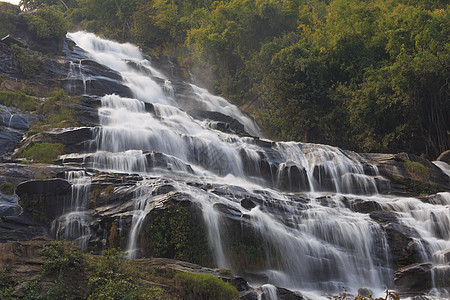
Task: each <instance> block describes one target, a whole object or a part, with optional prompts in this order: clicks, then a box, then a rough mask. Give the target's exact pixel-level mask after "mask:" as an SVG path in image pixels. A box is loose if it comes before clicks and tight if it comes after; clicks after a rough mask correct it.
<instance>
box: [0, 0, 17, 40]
mask: <svg viewBox="0 0 450 300" xmlns="http://www.w3.org/2000/svg"><path fill="white" fill-rule="evenodd" d="M19 13H20V8H19V7H18V6H16V5H12V4H10V3H6V2H0V20H2V22H0V38H3V37H5V36H6V35H8V34H13V33H14V31H15V29H16V21H17V19H18V16H19Z"/></svg>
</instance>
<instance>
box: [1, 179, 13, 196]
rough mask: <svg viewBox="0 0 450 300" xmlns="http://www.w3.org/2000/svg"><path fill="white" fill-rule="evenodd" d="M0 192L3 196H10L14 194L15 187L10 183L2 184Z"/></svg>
mask: <svg viewBox="0 0 450 300" xmlns="http://www.w3.org/2000/svg"><path fill="white" fill-rule="evenodd" d="M0 190H1V191H2V193H3V194H5V195H12V194H14V191H15V190H16V187H15V186H14V184H12V183H11V182H3V183H2V184H1V185H0Z"/></svg>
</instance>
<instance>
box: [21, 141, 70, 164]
mask: <svg viewBox="0 0 450 300" xmlns="http://www.w3.org/2000/svg"><path fill="white" fill-rule="evenodd" d="M61 154H64V145H63V144H60V143H46V142H44V143H36V144H34V145H33V146H31V147H30V148H28V149H26V150H25V151H23V153H22V157H24V158H26V159H28V160H31V161H32V162H34V163H47V164H49V163H52V162H53V160H55V159H56V158H57V157H58V155H61Z"/></svg>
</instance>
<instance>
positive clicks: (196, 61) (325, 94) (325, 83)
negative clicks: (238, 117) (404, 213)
mask: <svg viewBox="0 0 450 300" xmlns="http://www.w3.org/2000/svg"><path fill="white" fill-rule="evenodd" d="M21 4H22V8H23V9H24V10H28V11H30V10H34V9H38V11H37V12H36V13H35V14H30V15H29V16H28V17H27V18H28V19H27V23H28V26H29V27H30V28H34V30H35V31H36V34H37V36H40V37H41V38H51V37H54V36H61V35H62V34H63V33H64V32H65V31H66V30H79V29H84V30H88V31H92V32H95V33H97V34H100V35H103V36H105V37H107V38H112V39H116V40H119V41H122V42H124V41H129V42H133V43H136V44H138V45H139V46H141V47H142V48H143V49H144V50H146V51H147V52H149V53H151V54H152V55H156V56H160V55H169V56H172V57H175V58H177V59H178V62H179V64H181V65H182V66H185V67H187V68H189V69H190V70H192V72H193V74H194V75H195V77H196V78H197V79H198V80H199V81H200V82H201V83H202V84H203V85H205V86H206V87H208V88H209V89H210V90H211V91H212V92H214V93H216V94H222V95H223V96H225V97H226V98H228V99H229V100H231V101H232V102H234V103H235V104H237V105H239V106H240V107H241V108H242V109H244V110H245V111H247V112H249V113H250V114H252V115H253V116H254V117H255V118H256V119H257V121H258V122H259V124H260V125H261V126H262V127H263V128H264V130H265V132H266V134H267V135H268V136H269V137H271V138H274V139H283V140H297V141H303V142H315V143H327V144H331V145H336V146H340V147H344V148H347V149H352V150H355V151H360V152H379V151H380V152H388V153H392V152H400V151H406V152H410V153H415V154H419V155H420V154H424V155H426V156H427V157H428V158H431V159H435V158H436V157H437V155H439V153H441V152H443V151H444V150H447V149H449V148H450V137H449V128H450V126H449V125H450V117H449V114H450V108H449V106H450V104H449V98H448V96H449V74H450V53H449V51H450V44H449V37H450V22H449V20H450V16H449V4H448V1H446V0H367V1H364V0H330V1H328V0H224V1H210V0H153V1H148V0H23V1H21Z"/></svg>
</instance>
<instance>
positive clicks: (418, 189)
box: [388, 176, 443, 196]
mask: <svg viewBox="0 0 450 300" xmlns="http://www.w3.org/2000/svg"><path fill="white" fill-rule="evenodd" d="M388 178H389V179H390V180H391V181H393V182H395V183H397V184H400V185H401V186H403V189H405V190H407V191H410V192H412V193H414V194H416V195H417V196H426V195H433V194H436V193H439V192H443V190H442V189H439V188H438V187H437V186H436V185H434V184H430V183H426V182H421V181H417V180H413V179H410V178H405V177H399V176H388Z"/></svg>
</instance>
